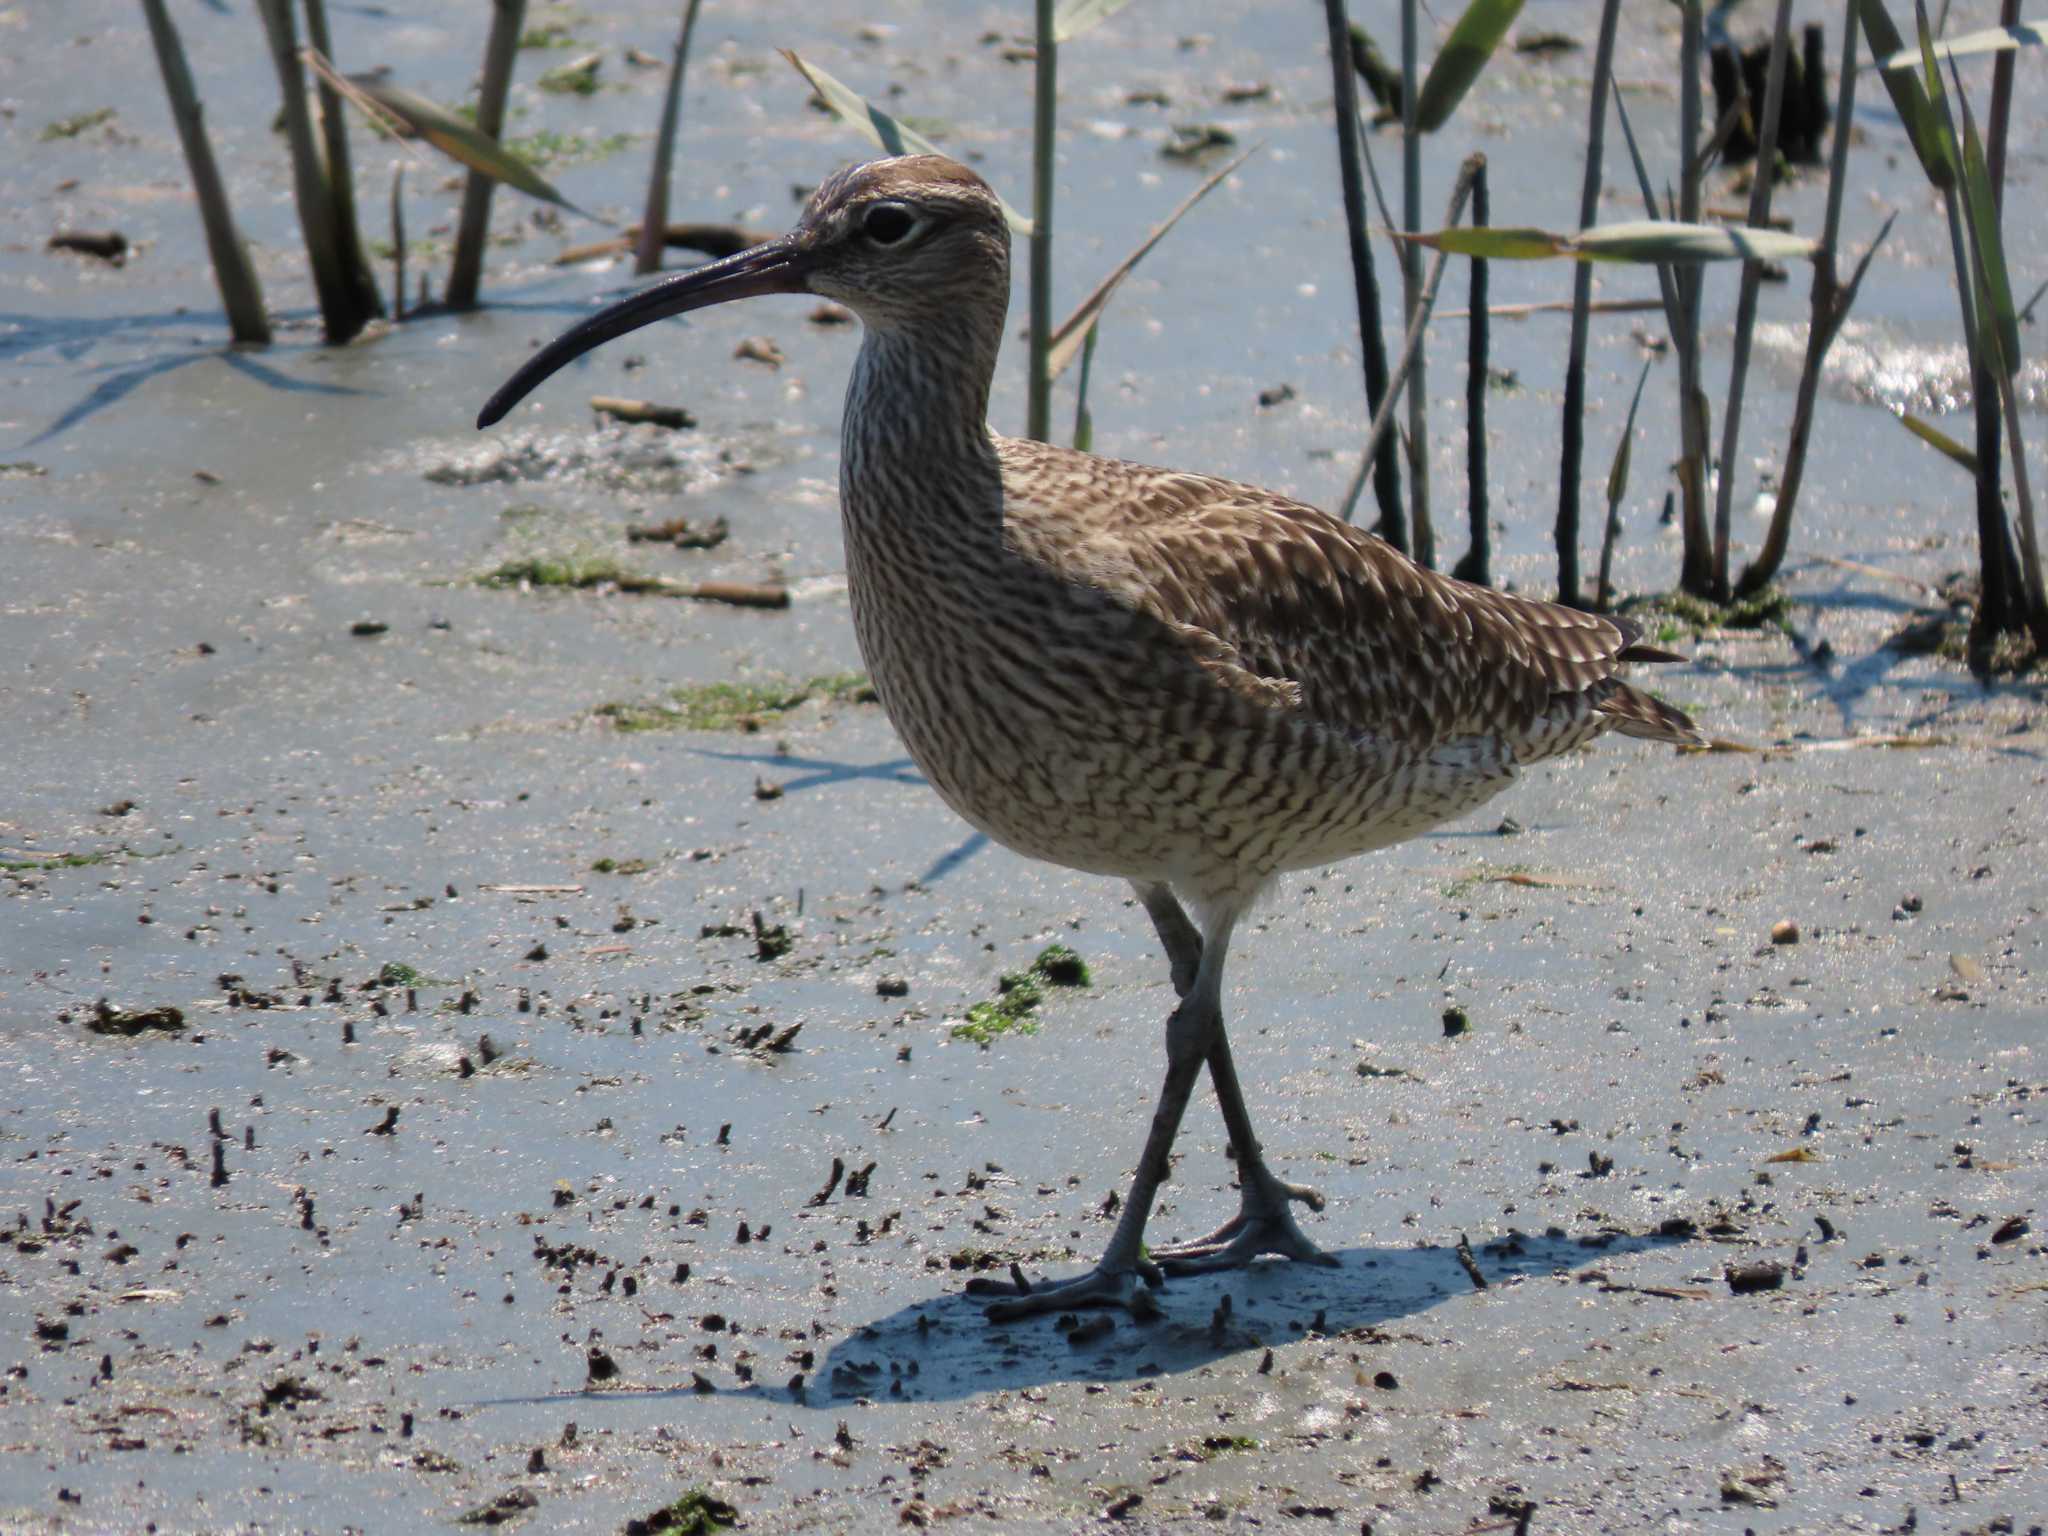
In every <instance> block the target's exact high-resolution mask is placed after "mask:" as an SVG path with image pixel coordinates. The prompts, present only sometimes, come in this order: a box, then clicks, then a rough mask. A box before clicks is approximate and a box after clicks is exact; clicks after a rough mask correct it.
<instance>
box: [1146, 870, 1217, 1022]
mask: <svg viewBox="0 0 2048 1536" xmlns="http://www.w3.org/2000/svg"><path fill="white" fill-rule="evenodd" d="M1131 889H1132V890H1134V891H1136V892H1137V893H1138V900H1139V901H1141V902H1143V903H1144V904H1145V915H1146V916H1147V917H1149V918H1151V919H1152V929H1153V932H1155V933H1157V934H1158V935H1159V943H1160V946H1161V947H1162V948H1163V949H1165V951H1166V963H1167V967H1168V969H1169V970H1170V971H1171V972H1172V975H1173V990H1174V991H1175V992H1177V993H1178V994H1179V995H1180V996H1182V997H1186V996H1187V995H1188V993H1190V992H1192V991H1193V990H1194V987H1195V975H1196V973H1197V972H1199V971H1200V970H1201V968H1202V932H1201V930H1200V929H1199V928H1197V927H1196V926H1195V925H1194V924H1193V923H1191V922H1189V921H1188V915H1187V913H1186V912H1184V911H1182V910H1181V905H1180V903H1179V902H1178V901H1177V900H1175V899H1174V895H1173V892H1172V891H1171V890H1169V889H1168V888H1167V887H1166V886H1164V885H1160V884H1154V883H1151V882H1148V881H1143V880H1133V881H1132V882H1131Z"/></svg>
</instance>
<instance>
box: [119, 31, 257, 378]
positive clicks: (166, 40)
mask: <svg viewBox="0 0 2048 1536" xmlns="http://www.w3.org/2000/svg"><path fill="white" fill-rule="evenodd" d="M142 10H143V14H144V15H145V16H146V17H147V18H148V20H149V36H150V41H151V42H152V43H154V44H155V45H156V61H157V68H158V69H159V70H160V71H162V73H163V77H164V94H165V95H166V96H168V97H169V98H170V102H171V120H172V121H173V122H174V123H176V124H177V128H178V142H179V144H180V146H182V148H183V149H184V151H185V165H186V168H187V169H188V170H190V171H191V173H192V191H193V195H194V196H195V197H196V198H197V200H198V203H199V217H200V221H201V222H202V223H203V224H204V225H205V227H206V249H207V253H208V255H210V256H211V257H212V259H213V280H214V282H215V284H216V285H218V287H219V288H220V298H221V304H222V307H223V308H225V309H226V310H227V313H228V330H229V332H230V333H231V334H232V335H233V336H234V338H235V340H236V341H238V342H243V343H245V344H247V345H250V346H259V347H260V346H267V345H269V342H270V317H269V316H268V315H267V314H265V313H264V310H263V289H262V286H261V284H259V283H258V282H257V280H256V267H255V264H254V263H253V262H251V261H250V260H249V248H248V247H247V246H246V245H244V244H243V243H242V237H241V235H240V233H239V232H238V231H237V230H236V228H235V215H234V211H233V209H231V208H230V207H229V206H228V193H227V187H226V184H225V183H223V182H222V180H221V176H220V166H219V164H218V163H217V162H216V161H215V160H214V158H213V141H212V140H211V139H210V138H208V137H207V133H206V123H205V117H204V110H203V108H202V107H201V105H200V101H199V92H198V89H197V88H196V87H195V86H194V85H193V83H192V70H191V67H190V66H189V65H188V64H187V63H186V61H185V45H184V44H183V43H182V42H181V41H179V38H178V29H177V28H176V26H174V25H173V24H172V22H171V16H170V12H169V11H168V10H166V9H165V7H164V0H142Z"/></svg>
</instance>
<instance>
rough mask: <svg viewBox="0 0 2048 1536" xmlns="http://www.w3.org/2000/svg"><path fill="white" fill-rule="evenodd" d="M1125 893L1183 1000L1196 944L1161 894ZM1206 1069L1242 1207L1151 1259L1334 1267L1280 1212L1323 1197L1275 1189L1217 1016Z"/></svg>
mask: <svg viewBox="0 0 2048 1536" xmlns="http://www.w3.org/2000/svg"><path fill="white" fill-rule="evenodd" d="M1133 889H1135V890H1136V891H1137V893H1138V900H1140V901H1141V902H1143V903H1144V905H1145V912H1146V915H1147V916H1149V917H1150V918H1151V919H1152V927H1153V929H1154V930H1155V931H1156V932H1157V933H1158V935H1159V942H1160V944H1161V945H1162V946H1163V947H1164V948H1165V950H1166V959H1167V963H1168V965H1170V966H1171V967H1172V971H1173V985H1174V990H1175V991H1177V992H1179V993H1180V994H1181V995H1182V996H1183V997H1185V996H1186V995H1187V994H1188V991H1189V989H1190V987H1192V986H1193V984H1194V978H1195V975H1196V972H1197V971H1198V969H1199V968H1200V965H1201V959H1202V936H1201V934H1200V932H1199V931H1198V930H1197V929H1196V928H1195V925H1194V924H1193V923H1192V922H1190V921H1189V920H1188V915H1187V913H1186V912H1184V911H1183V910H1182V909H1181V904H1180V902H1179V901H1177V900H1176V899H1175V898H1174V895H1173V892H1172V891H1171V890H1169V889H1168V888H1167V887H1166V886H1164V885H1159V884H1146V883H1138V882H1134V883H1133ZM1208 1062H1209V1077H1210V1080H1211V1081H1212V1082H1213V1083H1214V1084H1215V1085H1216V1102H1217V1104H1218V1106H1219V1107H1220V1108H1221V1109H1222V1111H1223V1124H1224V1128H1225V1129H1226V1130H1227V1131H1228V1132H1229V1134H1230V1144H1231V1147H1232V1148H1233V1150H1234V1151H1235V1152H1236V1155H1237V1176H1238V1188H1239V1190H1240V1191H1241V1199H1242V1204H1241V1206H1240V1207H1239V1210H1238V1213H1237V1215H1236V1216H1234V1217H1232V1218H1231V1220H1229V1221H1228V1222H1226V1223H1225V1224H1224V1225H1223V1226H1221V1227H1219V1228H1218V1229H1217V1230H1216V1231H1214V1232H1212V1233H1210V1234H1209V1236H1207V1237H1205V1238H1202V1239H1200V1240H1199V1241H1197V1242H1193V1243H1184V1244H1179V1245H1176V1246H1174V1247H1171V1248H1162V1249H1158V1250H1155V1251H1154V1254H1153V1257H1154V1258H1155V1259H1157V1260H1158V1261H1159V1263H1160V1265H1161V1267H1162V1268H1164V1269H1166V1270H1167V1271H1168V1272H1169V1273H1180V1274H1187V1273H1192V1272H1194V1271H1196V1270H1201V1269H1223V1268H1229V1267H1231V1266H1232V1265H1236V1264H1244V1263H1249V1262H1250V1261H1251V1260H1252V1259H1253V1258H1255V1257H1257V1256H1259V1255H1260V1254H1266V1253H1277V1254H1281V1255H1284V1256H1285V1257H1287V1258H1292V1259H1303V1260H1306V1261H1308V1262H1310V1263H1315V1264H1334V1263H1335V1262H1336V1261H1335V1260H1334V1259H1332V1258H1330V1257H1329V1255H1327V1254H1325V1253H1324V1252H1323V1251H1322V1250H1321V1249H1319V1248H1317V1247H1316V1245H1315V1244H1314V1243H1312V1242H1310V1241H1309V1240H1308V1238H1307V1237H1306V1236H1304V1235H1303V1233H1302V1231H1301V1229H1300V1228H1299V1227H1298V1226H1297V1225H1295V1221H1294V1217H1293V1215H1292V1214H1291V1213H1290V1212H1289V1211H1288V1209H1287V1206H1288V1203H1289V1202H1290V1201H1295V1200H1299V1201H1300V1202H1301V1203H1302V1204H1304V1205H1306V1206H1307V1207H1308V1208H1309V1209H1310V1210H1312V1211H1320V1210H1321V1209H1322V1208H1323V1197H1322V1196H1321V1195H1320V1194H1318V1193H1316V1191H1314V1190H1313V1189H1309V1188H1307V1187H1306V1186H1304V1185H1300V1184H1288V1183H1285V1182H1283V1181H1282V1180H1281V1179H1279V1178H1277V1177H1276V1176H1275V1175H1274V1174H1273V1172H1272V1170H1270V1169H1269V1168H1267V1167H1266V1160H1265V1156H1264V1154H1263V1152H1262V1151H1261V1149H1260V1147H1259V1140H1258V1137H1257V1136H1255V1135H1254V1134H1253V1133H1252V1119H1251V1113H1250V1111H1248V1110H1247V1109H1246V1108H1245V1103H1244V1090H1243V1088H1242V1087H1241V1086H1240V1085H1239V1083H1238V1080H1237V1065H1236V1063H1235V1062H1233V1061H1232V1060H1231V1058H1230V1040H1229V1037H1228V1035H1227V1034H1226V1033H1225V1032H1224V1028H1223V1021H1222V1017H1221V1010H1220V1008H1219V1010H1218V1017H1217V1022H1216V1032H1215V1035H1214V1037H1213V1038H1212V1039H1211V1041H1210V1044H1209V1056H1208Z"/></svg>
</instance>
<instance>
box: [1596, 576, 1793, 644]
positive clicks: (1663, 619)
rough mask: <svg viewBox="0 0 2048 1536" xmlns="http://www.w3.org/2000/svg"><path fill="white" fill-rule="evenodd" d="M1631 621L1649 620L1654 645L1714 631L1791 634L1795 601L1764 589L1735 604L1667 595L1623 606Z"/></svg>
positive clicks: (1684, 595)
mask: <svg viewBox="0 0 2048 1536" xmlns="http://www.w3.org/2000/svg"><path fill="white" fill-rule="evenodd" d="M1621 611H1622V612H1623V614H1625V615H1626V616H1627V617H1629V618H1633V619H1638V620H1642V621H1647V622H1646V623H1645V629H1646V631H1647V633H1648V635H1649V638H1650V640H1651V641H1652V643H1654V644H1669V643H1670V642H1672V641H1674V640H1682V639H1685V638H1686V637H1688V636H1690V635H1697V634H1700V633H1702V632H1703V631H1706V630H1711V629H1776V630H1783V631H1786V632H1788V633H1789V632H1790V630H1791V627H1792V599H1791V598H1789V597H1787V596H1786V595H1785V593H1784V592H1783V591H1782V590H1780V589H1779V588H1777V587H1765V588H1764V589H1763V590H1762V591H1760V592H1755V593H1752V594H1751V595H1749V596H1748V597H1738V598H1736V599H1735V600H1734V601H1733V602H1728V603H1715V602H1709V601H1708V600H1707V599H1706V598H1703V597H1694V596H1693V595H1692V594H1691V593H1689V592H1665V593H1660V594H1659V595H1657V596H1655V597H1644V598H1639V599H1637V600H1636V601H1634V602H1631V603H1624V604H1623V605H1622V609H1621Z"/></svg>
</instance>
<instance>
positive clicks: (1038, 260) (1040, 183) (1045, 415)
mask: <svg viewBox="0 0 2048 1536" xmlns="http://www.w3.org/2000/svg"><path fill="white" fill-rule="evenodd" d="M1052 19H1053V0H1038V5H1037V32H1036V38H1037V47H1036V51H1035V53H1036V57H1035V63H1034V66H1033V73H1034V76H1035V87H1034V90H1033V92H1032V101H1031V352H1030V363H1029V366H1030V370H1031V372H1030V377H1029V380H1028V389H1027V394H1026V400H1025V428H1024V435H1025V436H1026V437H1034V438H1036V439H1038V441H1040V442H1042V443H1044V442H1050V441H1052V368H1051V365H1050V359H1051V356H1052V192H1053V127H1054V118H1055V115H1056V114H1057V112H1058V111H1059V44H1058V43H1057V42H1056V41H1054V39H1053V27H1052Z"/></svg>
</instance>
